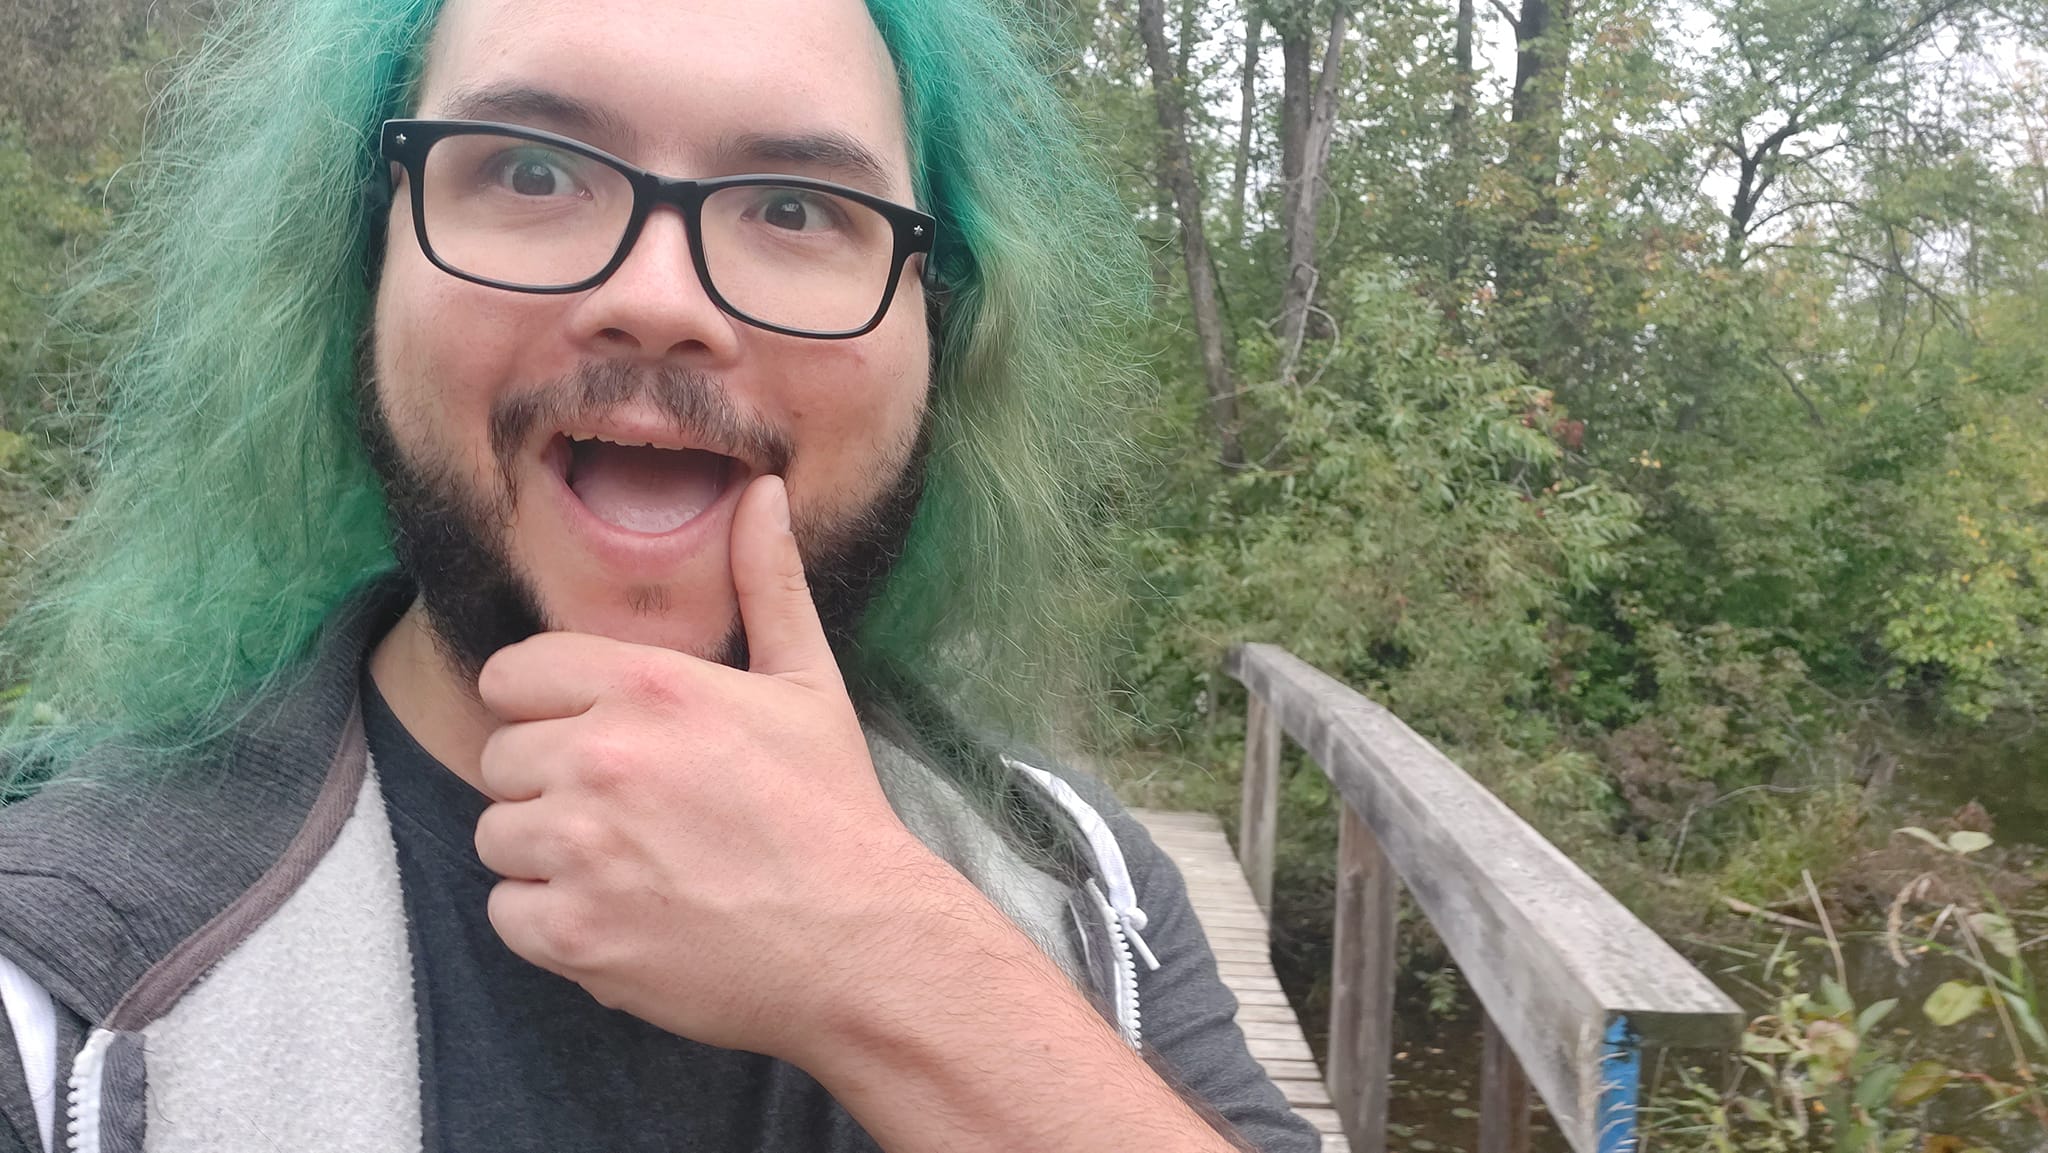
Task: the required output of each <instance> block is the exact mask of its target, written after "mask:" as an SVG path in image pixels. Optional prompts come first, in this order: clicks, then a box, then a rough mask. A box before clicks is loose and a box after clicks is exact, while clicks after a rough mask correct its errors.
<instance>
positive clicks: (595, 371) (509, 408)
mask: <svg viewBox="0 0 2048 1153" xmlns="http://www.w3.org/2000/svg"><path fill="white" fill-rule="evenodd" d="M635 403H644V404H647V405H650V406H652V407H653V408H654V409H655V410H657V411H659V412H660V413H661V414H662V415H663V416H665V417H667V418H668V419H669V420H670V421H671V422H673V423H674V425H675V426H676V428H677V429H679V430H681V431H684V432H687V433H688V434H689V435H690V437H691V439H693V440H695V441H697V442H699V443H700V444H702V445H703V446H704V447H705V448H707V449H709V450H711V451H713V452H718V453H723V454H724V455H726V456H731V457H737V458H739V459H741V460H744V461H746V462H747V463H748V464H750V465H752V466H754V467H755V468H757V469H760V470H761V471H763V472H772V473H775V474H777V475H783V474H786V473H787V472H788V470H789V462H790V458H791V457H792V456H793V455H794V453H795V449H794V448H793V447H792V446H791V444H790V442H789V438H788V437H787V436H786V435H784V434H783V432H782V431H781V430H780V429H778V428H776V427H775V426H774V425H772V424H769V423H768V422H767V421H764V420H762V419H760V418H759V417H756V416H753V415H751V414H749V413H747V412H744V411H742V410H741V409H740V408H739V406H737V405H735V404H734V403H733V402H732V399H731V398H730V397H729V396H727V395H726V392H725V389H723V388H721V387H720V386H719V384H718V381H717V379H716V378H714V377H713V376H712V375H711V374H710V373H706V372H699V371H697V370H695V369H689V368H680V367H676V366H667V367H662V368H648V367H643V366H638V365H633V364H629V363H626V362H625V361H618V360H599V361H586V362H584V363H583V364H580V365H578V366H576V368H575V370H573V371H572V372H570V373H569V374H568V375H567V376H564V377H561V378H559V379H557V380H554V381H551V382H549V383H547V384H542V385H536V386H535V387H533V388H529V389H526V390H524V391H521V392H515V393H510V394H507V395H505V396H502V397H499V398H498V399H497V400H496V401H494V402H492V404H491V417H490V436H491V453H492V455H493V456H495V457H497V461H498V472H499V475H500V476H502V477H504V478H505V479H506V481H508V482H510V481H511V479H512V477H513V476H514V475H515V473H514V471H513V469H514V465H515V464H516V462H517V459H518V456H519V452H520V450H521V449H522V448H524V447H525V446H526V445H527V444H528V443H529V442H530V441H531V440H532V438H533V432H534V430H535V429H536V428H565V427H567V426H569V425H572V424H578V423H590V422H594V421H596V420H598V419H600V418H602V417H603V416H604V415H605V414H607V413H610V412H612V411H615V410H617V409H620V408H623V407H625V406H627V405H629V404H635Z"/></svg>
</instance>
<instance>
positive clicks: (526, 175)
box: [490, 149, 590, 199]
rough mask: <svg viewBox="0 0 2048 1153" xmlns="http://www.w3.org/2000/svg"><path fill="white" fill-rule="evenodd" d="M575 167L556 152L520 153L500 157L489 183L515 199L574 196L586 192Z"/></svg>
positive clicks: (583, 196)
mask: <svg viewBox="0 0 2048 1153" xmlns="http://www.w3.org/2000/svg"><path fill="white" fill-rule="evenodd" d="M576 168H577V165H576V164H575V163H574V161H573V160H572V158H570V157H567V156H564V155H562V154H560V153H557V152H550V151H546V150H534V149H523V150H521V151H518V152H510V153H505V154H502V155H500V156H499V157H498V158H497V159H496V161H495V162H494V163H493V164H492V166H491V170H490V179H491V183H493V184H496V185H497V186H499V187H501V188H504V189H507V190H509V191H510V192H512V193H513V194H514V195H517V196H532V197H548V196H577V197H582V198H585V199H588V198H589V196H590V193H589V190H587V189H585V188H584V187H583V185H582V182H581V181H579V180H577V179H576Z"/></svg>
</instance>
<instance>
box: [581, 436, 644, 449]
mask: <svg viewBox="0 0 2048 1153" xmlns="http://www.w3.org/2000/svg"><path fill="white" fill-rule="evenodd" d="M569 439H570V440H572V441H574V442H576V443H577V444H584V443H587V442H589V441H593V440H599V441H603V442H604V443H606V444H615V445H618V446H619V447H620V448H653V447H654V442H653V441H651V440H613V439H612V438H611V437H608V436H576V435H574V434H573V433H572V434H569Z"/></svg>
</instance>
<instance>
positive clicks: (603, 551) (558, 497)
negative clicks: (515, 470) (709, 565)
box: [546, 441, 749, 580]
mask: <svg viewBox="0 0 2048 1153" xmlns="http://www.w3.org/2000/svg"><path fill="white" fill-rule="evenodd" d="M549 452H550V456H551V457H553V456H554V454H555V453H557V452H560V453H564V454H566V452H567V444H566V442H561V441H557V442H556V444H555V445H553V446H551V447H550V449H549ZM549 463H550V464H551V465H559V466H560V467H550V468H548V469H547V470H546V471H547V473H548V478H549V481H550V483H551V485H552V489H553V494H554V499H555V502H556V503H557V504H559V505H561V506H562V517H563V519H564V520H565V521H567V522H568V525H569V531H570V533H571V534H572V535H573V536H574V537H575V538H576V539H577V540H578V541H580V542H581V543H582V545H583V547H584V548H585V549H587V550H588V551H589V552H590V553H591V554H592V555H594V556H596V557H597V559H598V560H599V562H600V563H602V564H603V565H604V566H605V567H607V568H612V569H618V570H620V571H621V572H622V573H624V574H625V575H628V576H631V577H634V578H636V579H643V580H661V579H665V578H666V577H668V576H671V575H673V572H674V570H675V569H676V568H678V567H680V566H681V565H683V564H684V563H685V562H687V561H689V560H690V559H691V558H692V557H693V556H695V555H696V554H697V553H699V552H700V551H702V550H703V549H705V548H706V547H707V546H709V545H710V544H712V543H713V542H723V541H724V540H725V539H726V538H727V536H729V535H730V534H731V531H732V530H731V525H732V512H733V509H734V508H735V507H737V506H738V504H739V495H740V493H741V492H742V491H743V490H744V489H745V488H746V482H747V480H748V479H749V478H748V477H746V476H744V475H742V472H741V467H740V465H739V463H738V462H737V461H734V462H732V463H731V464H728V465H727V466H726V478H725V485H724V487H723V488H721V489H720V490H719V493H718V497H717V499H716V500H713V501H712V502H711V503H710V504H708V505H705V506H704V507H703V508H702V509H700V510H698V512H697V515H695V516H693V517H691V518H690V519H689V520H686V521H684V522H683V523H682V524H679V525H677V526H676V527H674V528H672V529H670V530H668V531H667V532H658V533H657V532H639V531H636V530H634V529H629V528H620V527H619V526H618V525H615V524H612V523H611V522H610V521H606V520H602V519H600V518H599V517H598V515H597V514H596V513H593V512H591V511H590V507H589V506H588V505H586V504H584V503H583V500H582V498H581V497H579V496H577V495H576V491H575V490H574V489H572V488H570V487H569V478H568V468H567V467H566V466H567V462H566V461H562V460H556V459H551V460H550V462H549Z"/></svg>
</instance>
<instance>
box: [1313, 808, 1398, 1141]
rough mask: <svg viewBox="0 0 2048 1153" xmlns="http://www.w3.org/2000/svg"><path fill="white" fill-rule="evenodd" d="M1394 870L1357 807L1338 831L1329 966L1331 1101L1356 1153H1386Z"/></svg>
mask: <svg viewBox="0 0 2048 1153" xmlns="http://www.w3.org/2000/svg"><path fill="white" fill-rule="evenodd" d="M1399 907H1400V898H1399V889H1398V888H1396V886H1395V877H1394V866H1393V865H1392V864H1390V863H1389V862H1388V861H1387V858H1386V857H1385V855H1383V854H1382V853H1381V852H1380V847H1379V842H1378V841H1377V840H1376V839H1375V838H1374V837H1373V835H1372V826H1370V825H1368V824H1366V823H1365V822H1364V821H1363V820H1360V819H1359V816H1358V814H1357V813H1356V812H1354V811H1353V810H1352V808H1351V806H1350V805H1343V815H1342V817H1341V818H1340V820H1339V824H1338V826H1337V923H1336V933H1335V937H1336V940H1335V942H1334V949H1333V955H1332V957H1331V960H1330V978H1331V983H1330V1099H1331V1103H1332V1104H1334V1105H1336V1107H1337V1115H1338V1116H1339V1117H1341V1118H1343V1120H1344V1136H1345V1137H1346V1139H1348V1140H1349V1141H1350V1142H1351V1148H1352V1149H1353V1150H1355V1151H1356V1153H1383V1151H1384V1150H1385V1149H1386V1147H1387V1077H1388V1074H1389V1073H1391V1072H1392V1067H1393V1055H1394V963H1395V951H1394V946H1395V937H1394V923H1395V914H1396V913H1397V912H1398V911H1399Z"/></svg>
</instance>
